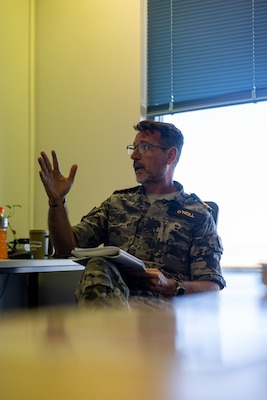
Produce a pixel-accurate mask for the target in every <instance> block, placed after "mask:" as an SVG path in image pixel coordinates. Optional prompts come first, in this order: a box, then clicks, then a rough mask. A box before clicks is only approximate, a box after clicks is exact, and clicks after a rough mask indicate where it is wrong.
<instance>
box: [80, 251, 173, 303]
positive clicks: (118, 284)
mask: <svg viewBox="0 0 267 400" xmlns="http://www.w3.org/2000/svg"><path fill="white" fill-rule="evenodd" d="M129 294H130V290H129V288H128V287H127V285H126V283H125V282H124V280H123V278H122V276H121V274H120V272H119V270H118V268H117V267H116V266H115V265H114V264H113V263H111V262H110V261H108V260H106V259H105V258H102V257H94V258H91V259H90V260H89V261H88V263H87V265H86V268H85V270H84V272H83V274H82V277H81V279H80V281H79V283H78V285H77V287H76V290H75V298H76V302H77V305H78V306H79V307H86V308H90V309H95V310H97V309H99V308H101V309H103V308H110V307H112V308H120V309H121V308H124V309H128V310H131V309H133V308H134V309H138V308H141V309H143V308H146V309H150V310H151V311H154V310H162V309H167V308H168V307H169V305H170V300H169V299H168V298H164V297H163V296H161V295H160V294H158V293H152V292H148V291H139V292H138V291H136V292H135V295H132V296H131V297H130V298H129Z"/></svg>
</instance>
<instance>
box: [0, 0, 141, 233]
mask: <svg viewBox="0 0 267 400" xmlns="http://www.w3.org/2000/svg"><path fill="white" fill-rule="evenodd" d="M143 3H144V1H143V0H141V1H132V0H112V1H109V0H104V1H101V2H99V1H98V0H28V1H27V0H9V1H8V2H6V1H5V0H0V6H1V13H0V57H1V60H4V62H2V61H1V64H0V68H1V70H0V71H1V73H0V85H1V87H0V89H1V90H0V106H1V108H0V113H1V114H0V117H1V119H0V130H1V141H2V144H1V146H0V148H1V150H0V203H2V204H21V205H22V207H23V208H22V210H18V211H17V212H16V215H15V217H14V218H13V225H15V228H16V230H17V232H18V236H19V237H25V236H26V235H27V234H28V230H29V229H31V228H44V227H46V224H47V208H48V207H47V198H46V195H45V193H44V190H43V187H42V184H41V182H40V180H39V175H38V170H39V167H38V164H37V161H36V159H37V157H38V155H39V153H40V151H41V150H45V151H47V152H50V150H51V149H55V150H57V151H58V153H59V155H60V160H61V166H62V172H63V174H68V172H69V168H70V166H71V164H72V163H78V165H79V168H78V175H77V178H76V182H75V185H74V187H73V189H72V192H71V193H70V195H69V197H68V208H69V212H70V219H71V222H73V223H76V222H77V221H78V220H79V219H80V217H81V216H82V215H83V214H84V213H86V212H87V211H89V209H91V208H92V207H93V206H94V205H98V204H99V202H101V201H102V200H104V199H105V198H106V197H107V196H108V195H109V194H110V193H111V192H112V191H113V190H115V189H118V188H123V187H127V186H130V185H134V184H135V179H134V174H133V172H132V165H131V161H130V160H129V158H128V156H127V154H126V151H125V146H126V145H127V144H128V143H131V142H132V140H133V137H134V131H133V129H132V125H133V124H134V123H136V122H137V121H139V120H140V115H141V109H142V110H143V106H144V104H141V102H140V98H141V97H142V96H141V85H142V84H143V77H142V79H141V73H140V64H141V55H142V54H143V52H144V50H143V48H142V47H141V42H142V38H141V18H143V16H142V12H141V11H143V10H141V7H143Z"/></svg>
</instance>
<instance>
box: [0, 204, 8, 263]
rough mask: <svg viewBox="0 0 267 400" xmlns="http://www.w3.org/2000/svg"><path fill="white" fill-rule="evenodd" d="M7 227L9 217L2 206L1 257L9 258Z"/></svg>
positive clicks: (0, 227) (0, 218) (0, 208)
mask: <svg viewBox="0 0 267 400" xmlns="http://www.w3.org/2000/svg"><path fill="white" fill-rule="evenodd" d="M7 227H8V218H7V217H6V216H5V208H4V207H0V259H7V258H8V248H7Z"/></svg>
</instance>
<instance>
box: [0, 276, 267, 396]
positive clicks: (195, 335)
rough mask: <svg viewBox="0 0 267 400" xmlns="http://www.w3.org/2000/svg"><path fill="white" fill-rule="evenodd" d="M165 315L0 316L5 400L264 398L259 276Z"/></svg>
mask: <svg viewBox="0 0 267 400" xmlns="http://www.w3.org/2000/svg"><path fill="white" fill-rule="evenodd" d="M230 275H231V274H227V281H228V288H226V289H224V290H223V291H221V292H220V293H209V294H202V295H191V296H183V297H181V298H177V299H176V300H175V302H174V303H173V304H172V305H171V306H170V308H169V309H168V310H165V311H164V312H160V311H154V312H151V311H149V312H145V311H143V312H141V311H128V312H126V311H111V310H108V311H101V312H100V311H99V312H92V311H89V310H80V309H76V308H58V309H57V308H55V309H49V310H39V311H35V312H30V311H27V312H26V311H25V312H20V313H18V312H13V313H4V314H2V315H0V354H1V363H0V372H1V375H0V376H1V396H2V397H3V399H8V398H10V399H12V398H27V399H29V400H31V399H34V400H35V399H36V398H38V399H47V398H48V397H49V398H52V399H61V398H62V399H73V398H76V399H83V398H91V399H94V400H98V399H99V400H102V399H107V398H112V399H113V398H116V399H117V400H121V399H125V398H126V399H127V400H136V399H138V400H149V399H153V400H188V399H190V400H214V399H216V400H225V399H227V400H236V399H241V398H242V400H251V399H253V398H255V399H257V400H265V399H266V392H267V382H266V377H267V300H266V298H265V287H264V286H263V285H262V284H261V278H260V274H259V273H257V274H255V273H254V274H253V273H246V274H241V275H240V274H233V275H232V276H230Z"/></svg>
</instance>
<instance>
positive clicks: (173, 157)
mask: <svg viewBox="0 0 267 400" xmlns="http://www.w3.org/2000/svg"><path fill="white" fill-rule="evenodd" d="M177 151H178V150H177V148H176V147H174V146H173V147H171V148H170V149H168V150H167V152H168V164H170V165H171V164H173V163H174V161H175V160H176V157H177Z"/></svg>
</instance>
